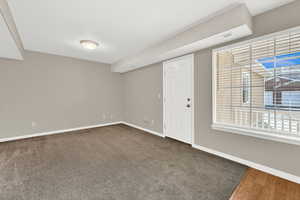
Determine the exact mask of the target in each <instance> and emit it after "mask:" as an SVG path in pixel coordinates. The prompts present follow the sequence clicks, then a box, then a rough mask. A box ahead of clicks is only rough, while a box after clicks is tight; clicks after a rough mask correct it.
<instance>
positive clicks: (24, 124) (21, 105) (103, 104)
mask: <svg viewBox="0 0 300 200" xmlns="http://www.w3.org/2000/svg"><path fill="white" fill-rule="evenodd" d="M121 81H122V79H121V75H120V74H118V73H112V72H111V71H110V66H109V65H107V64H99V63H95V62H88V61H83V60H77V59H73V58H66V57H61V56H54V55H49V54H41V53H34V52H28V51H26V52H25V57H24V61H14V60H7V59H0V94H1V97H0V138H5V137H14V136H20V135H26V134H33V133H40V132H46V131H55V130H60V129H69V128H76V127H81V126H88V125H95V124H101V123H107V122H112V121H120V120H122V107H123V106H122V87H121V85H122V83H121ZM104 114H105V115H106V119H104V118H103V115H104ZM111 115H112V117H113V118H112V119H111ZM32 122H35V123H36V126H35V127H32Z"/></svg>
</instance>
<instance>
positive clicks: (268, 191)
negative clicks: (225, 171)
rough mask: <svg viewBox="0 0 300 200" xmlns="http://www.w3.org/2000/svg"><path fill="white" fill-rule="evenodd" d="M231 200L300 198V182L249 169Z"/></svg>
mask: <svg viewBox="0 0 300 200" xmlns="http://www.w3.org/2000/svg"><path fill="white" fill-rule="evenodd" d="M230 200H300V184H297V183H293V182H290V181H287V180H284V179H282V178H279V177H276V176H272V175H270V174H266V173H264V172H261V171H258V170H255V169H248V170H247V172H246V174H245V176H244V178H243V179H242V181H241V183H240V184H239V186H238V187H237V189H236V190H235V192H234V193H233V195H232V197H231V198H230Z"/></svg>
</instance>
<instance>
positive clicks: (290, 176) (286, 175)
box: [192, 144, 300, 184]
mask: <svg viewBox="0 0 300 200" xmlns="http://www.w3.org/2000/svg"><path fill="white" fill-rule="evenodd" d="M192 146H193V148H195V149H199V150H201V151H205V152H207V153H210V154H214V155H217V156H220V157H223V158H226V159H228V160H232V161H234V162H237V163H241V164H243V165H246V166H248V167H251V168H254V169H258V170H260V171H263V172H266V173H269V174H272V175H274V176H278V177H280V178H283V179H287V180H289V181H292V182H295V183H298V184H300V177H298V176H295V175H293V174H290V173H287V172H283V171H280V170H277V169H273V168H271V167H267V166H264V165H261V164H258V163H255V162H251V161H249V160H244V159H242V158H238V157H235V156H232V155H229V154H226V153H222V152H220V151H216V150H213V149H209V148H206V147H203V146H200V145H196V144H193V145H192Z"/></svg>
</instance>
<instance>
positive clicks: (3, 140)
mask: <svg viewBox="0 0 300 200" xmlns="http://www.w3.org/2000/svg"><path fill="white" fill-rule="evenodd" d="M116 124H121V122H111V123H105V124H96V125H91V126H82V127H77V128H70V129H63V130H56V131H49V132H43V133H34V134H30V135H22V136H16V137H9V138H0V142H8V141H14V140H21V139H26V138H32V137H39V136H46V135H54V134H59V133H66V132H71V131H79V130H84V129H90V128H98V127H103V126H111V125H116Z"/></svg>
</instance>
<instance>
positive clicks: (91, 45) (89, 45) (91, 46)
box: [80, 40, 99, 50]
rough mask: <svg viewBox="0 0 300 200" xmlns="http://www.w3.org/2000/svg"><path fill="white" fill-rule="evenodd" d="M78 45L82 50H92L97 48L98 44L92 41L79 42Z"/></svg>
mask: <svg viewBox="0 0 300 200" xmlns="http://www.w3.org/2000/svg"><path fill="white" fill-rule="evenodd" d="M80 44H81V46H82V47H83V48H85V49H88V50H94V49H96V48H97V47H98V46H99V44H98V43H97V42H95V41H92V40H81V41H80Z"/></svg>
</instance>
